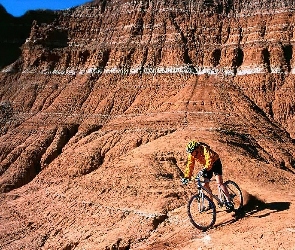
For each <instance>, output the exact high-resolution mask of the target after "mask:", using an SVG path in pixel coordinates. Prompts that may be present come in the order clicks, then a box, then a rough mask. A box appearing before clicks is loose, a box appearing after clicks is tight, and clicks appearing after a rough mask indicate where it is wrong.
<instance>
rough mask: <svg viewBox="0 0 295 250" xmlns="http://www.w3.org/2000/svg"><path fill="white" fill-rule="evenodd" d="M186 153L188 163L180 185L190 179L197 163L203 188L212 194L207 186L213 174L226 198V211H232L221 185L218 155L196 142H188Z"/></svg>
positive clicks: (229, 201)
mask: <svg viewBox="0 0 295 250" xmlns="http://www.w3.org/2000/svg"><path fill="white" fill-rule="evenodd" d="M186 151H187V153H188V161H187V165H186V168H185V171H184V178H182V179H181V182H182V184H184V185H186V184H187V183H188V182H189V180H190V179H191V177H192V173H193V170H194V167H195V162H196V161H197V162H198V163H200V164H201V165H203V169H202V175H203V177H204V181H205V184H204V186H205V188H207V189H208V190H209V191H210V192H212V191H211V188H210V186H209V180H210V179H211V178H212V176H213V173H214V175H215V178H216V182H217V184H218V185H219V186H220V188H221V190H222V191H223V192H224V194H225V196H226V199H227V201H226V202H225V206H226V208H227V209H228V210H230V211H232V210H233V203H232V202H231V199H230V196H229V193H228V190H227V188H226V186H225V185H224V184H223V179H222V164H221V160H220V158H219V155H218V154H217V153H216V152H214V151H213V150H212V149H211V148H210V146H208V145H207V144H205V143H202V142H196V141H190V142H189V143H188V144H187V146H186Z"/></svg>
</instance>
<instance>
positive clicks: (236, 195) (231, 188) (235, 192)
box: [224, 180, 244, 210]
mask: <svg viewBox="0 0 295 250" xmlns="http://www.w3.org/2000/svg"><path fill="white" fill-rule="evenodd" d="M224 185H225V186H226V187H227V190H228V192H229V196H230V198H231V201H232V203H233V205H234V210H239V209H241V208H242V207H243V202H244V201H243V195H242V191H241V189H240V188H239V186H238V184H237V183H235V182H234V181H231V180H228V181H226V182H225V183H224Z"/></svg>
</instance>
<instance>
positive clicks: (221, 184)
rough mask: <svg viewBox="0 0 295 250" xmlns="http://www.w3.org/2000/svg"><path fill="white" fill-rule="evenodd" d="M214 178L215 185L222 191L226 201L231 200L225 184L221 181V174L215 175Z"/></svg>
mask: <svg viewBox="0 0 295 250" xmlns="http://www.w3.org/2000/svg"><path fill="white" fill-rule="evenodd" d="M215 179H216V182H217V185H218V186H219V187H220V189H221V190H222V191H223V192H224V194H225V196H226V200H227V201H231V198H230V196H229V193H228V190H227V188H226V186H225V185H224V183H223V179H222V175H215Z"/></svg>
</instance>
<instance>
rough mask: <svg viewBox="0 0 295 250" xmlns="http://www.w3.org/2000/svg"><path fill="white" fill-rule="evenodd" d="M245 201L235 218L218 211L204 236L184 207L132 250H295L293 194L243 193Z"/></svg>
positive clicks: (294, 199)
mask: <svg viewBox="0 0 295 250" xmlns="http://www.w3.org/2000/svg"><path fill="white" fill-rule="evenodd" d="M244 188H248V190H251V191H252V192H253V193H254V192H255V189H253V187H252V188H251V187H245V186H244ZM274 189H275V188H274ZM244 197H245V206H244V214H242V215H241V216H240V217H235V216H234V213H230V214H228V213H226V212H225V211H220V210H218V213H217V220H216V223H215V225H214V227H213V228H212V229H209V230H207V231H206V232H202V231H200V230H198V229H196V228H194V227H193V225H192V224H191V223H190V221H189V219H188V217H187V214H186V207H185V206H183V207H181V208H179V209H177V210H175V211H173V212H172V213H171V214H170V216H169V222H167V223H166V224H165V226H164V227H162V228H159V229H158V230H157V232H155V234H154V236H152V237H150V238H149V239H148V241H147V242H144V243H143V244H141V246H138V247H135V248H133V249H157V250H160V249H177V250H190V249H216V250H219V249H220V250H224V249H265V250H266V249H295V238H294V235H295V217H294V212H295V205H294V204H295V203H294V202H295V193H294V192H290V190H289V191H286V190H282V191H279V190H277V191H275V190H270V189H264V188H260V189H259V195H257V196H256V195H251V194H249V193H247V192H246V191H244Z"/></svg>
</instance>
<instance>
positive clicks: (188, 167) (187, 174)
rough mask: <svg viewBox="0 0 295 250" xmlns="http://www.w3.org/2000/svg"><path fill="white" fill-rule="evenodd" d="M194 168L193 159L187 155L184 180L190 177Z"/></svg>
mask: <svg viewBox="0 0 295 250" xmlns="http://www.w3.org/2000/svg"><path fill="white" fill-rule="evenodd" d="M194 167H195V158H194V157H193V156H192V155H191V154H188V157H187V164H186V168H185V171H184V178H191V177H192V173H193V171H194Z"/></svg>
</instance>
